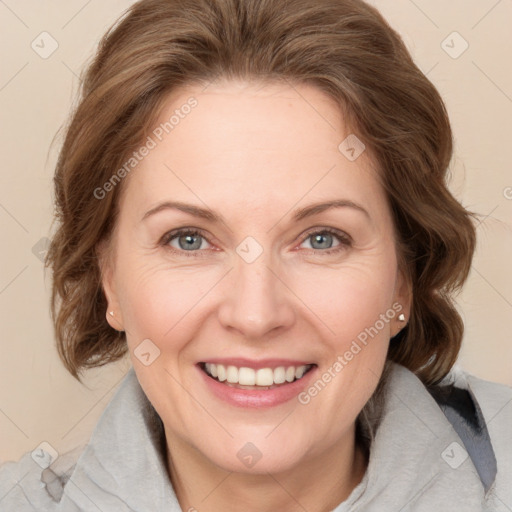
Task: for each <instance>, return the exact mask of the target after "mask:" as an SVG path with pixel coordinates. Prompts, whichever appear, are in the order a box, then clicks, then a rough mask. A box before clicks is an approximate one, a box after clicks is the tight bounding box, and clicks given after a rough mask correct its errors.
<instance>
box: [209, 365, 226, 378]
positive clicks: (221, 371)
mask: <svg viewBox="0 0 512 512" xmlns="http://www.w3.org/2000/svg"><path fill="white" fill-rule="evenodd" d="M210 366H216V367H217V379H219V380H220V381H221V382H224V381H225V380H226V368H224V366H223V365H221V364H212V365H210ZM212 375H213V372H212Z"/></svg>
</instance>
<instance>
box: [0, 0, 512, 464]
mask: <svg viewBox="0 0 512 512" xmlns="http://www.w3.org/2000/svg"><path fill="white" fill-rule="evenodd" d="M312 1H313V0H312ZM131 3H132V2H129V1H121V0H110V1H108V2H100V1H99V0H89V1H86V0H72V1H69V0H68V1H65V2H64V1H63V0H61V1H60V2H41V1H40V0H16V1H15V0H4V1H2V2H0V20H1V21H0V31H1V33H2V34H3V45H1V46H0V52H1V62H2V66H1V69H0V108H1V112H2V128H1V129H2V133H1V138H0V140H1V144H2V151H1V159H2V160H1V171H0V183H1V186H0V223H1V224H0V225H1V235H2V251H1V265H0V314H1V325H2V333H1V363H0V368H1V373H0V462H2V460H15V459H18V458H19V457H20V456H21V455H22V454H23V453H25V452H27V451H29V450H32V449H34V448H35V447H37V446H38V445H39V444H40V443H41V442H43V441H47V442H49V443H50V444H51V445H52V446H53V447H55V449H56V450H57V451H58V452H59V453H62V452H63V451H66V450H68V449H71V448H73V447H75V446H77V445H78V444H80V443H83V442H84V441H85V440H87V438H88V436H89V435H90V433H91V431H92V428H93V427H94V425H95V423H96V421H97V419H98V418H99V415H100V414H101V412H102V410H103V409H104V407H105V406H106V404H107V403H108V401H109V399H110V398H111V396H112V394H113V392H114V390H115V388H116V386H117V384H118V383H119V381H120V380H121V379H122V377H123V375H124V372H125V371H126V369H127V368H128V367H129V364H130V363H129V362H128V361H127V360H125V361H123V362H122V363H120V364H117V365H110V366H108V367H104V368H101V369H96V370H93V371H90V372H89V374H88V375H87V378H86V383H87V387H84V386H82V385H80V384H79V383H78V382H77V381H75V380H74V379H73V378H72V377H71V376H69V375H68V374H67V373H66V371H65V370H64V368H63V366H62V365H61V363H60V361H59V359H58V357H57V353H56V350H55V348H54V341H53V334H52V326H51V324H50V320H49V313H48V295H49V283H50V281H49V276H48V275H47V276H46V278H45V276H44V274H43V266H42V263H41V261H40V260H39V259H38V258H37V257H36V255H35V254H34V252H33V251H35V252H37V250H38V249H39V250H44V243H43V242H40V240H41V239H42V238H44V237H47V236H49V234H50V223H51V215H52V203H51V197H52V196H51V194H52V188H51V186H52V183H51V180H52V173H53V167H54V163H55V159H56V154H57V150H58V144H59V141H60V139H57V142H56V144H55V145H54V147H53V149H52V150H51V151H49V147H50V144H51V142H52V139H53V137H54V135H55V133H56V132H57V130H58V129H59V128H60V127H61V125H62V124H63V123H64V121H65V119H66V115H67V113H68V111H69V108H70V105H71V104H72V101H73V98H74V94H75V92H76V90H77V85H78V83H79V81H78V75H79V73H80V70H81V69H82V67H83V64H84V63H85V61H86V60H87V59H88V58H89V57H90V56H91V54H92V52H93V51H94V48H95V46H96V44H97V41H98V39H99V37H100V36H101V35H102V34H103V33H104V31H105V30H106V29H107V28H108V26H109V25H110V24H111V23H112V22H113V21H114V20H115V19H116V18H117V17H118V15H119V14H120V13H121V12H122V11H123V10H124V9H125V8H126V7H127V6H129V5H130V4H131ZM371 3H373V4H374V5H376V6H377V7H378V8H379V9H380V10H381V11H382V13H383V14H384V15H385V17H386V18H387V19H388V20H389V22H390V23H391V25H392V26H393V27H395V28H396V29H397V30H398V31H399V32H400V33H401V34H402V36H403V37H404V39H405V42H406V44H407V45H408V47H409V49H410V50H411V52H412V54H413V57H414V58H415V60H416V62H417V63H418V65H419V66H420V67H421V69H422V70H423V71H424V72H425V73H427V75H428V77H429V78H430V79H431V80H432V81H433V83H434V84H435V85H436V86H437V87H438V89H439V90H440V92H441V94H442V96H443V97H444V99H445V101H446V103H447V107H448V111H449V114H450V117H451V120H452V123H453V129H454V132H455V138H456V148H455V149H456V151H455V158H454V160H453V164H452V173H453V180H452V184H451V187H452V190H453V192H454V193H455V195H456V196H457V197H458V198H459V199H460V200H461V201H462V202H463V204H464V205H465V206H466V207H468V208H469V209H471V210H473V211H476V212H478V213H480V214H482V221H481V223H480V225H479V227H478V235H479V246H478V252H477V255H476V258H475V260H474V265H473V269H472V272H471V276H470V279H469V282H468V284H467V287H466V289H465V291H464V292H463V294H462V295H461V296H460V298H459V305H460V309H461V311H462V313H463V316H464V319H465V322H466V327H467V333H466V337H465V342H464V348H463V351H462V354H461V357H460V364H461V365H462V366H463V368H465V369H466V370H468V371H470V372H472V373H474V374H476V375H478V376H481V377H483V378H486V379H489V380H494V381H499V382H503V383H506V384H508V385H512V339H511V336H510V327H511V313H512V270H511V265H510V261H511V255H512V222H511V220H512V173H511V162H512V141H511V132H512V130H511V125H510V120H511V118H512V66H511V62H512V32H511V31H510V22H511V20H512V1H510V0H500V1H497V0H471V1H470V0H451V1H450V2H446V1H445V0H428V1H427V0H414V1H413V0H373V1H372V2H371ZM44 31H46V32H48V33H49V34H51V37H52V38H53V39H55V40H56V41H57V43H58V48H57V49H56V51H55V52H54V53H53V54H52V55H50V56H49V57H47V58H45V59H43V58H42V57H41V56H40V55H39V54H38V53H36V51H34V50H33V49H32V47H31V43H32V41H35V43H34V45H36V44H38V45H39V47H37V46H35V48H37V49H38V51H39V52H40V53H41V52H43V51H49V50H50V49H51V40H50V38H49V37H50V36H46V35H45V36H39V35H40V34H41V33H42V32H44ZM454 31H457V32H458V33H459V34H460V36H461V37H462V38H463V39H461V37H459V36H457V35H455V36H453V35H450V34H452V32H454ZM448 36H449V37H448ZM447 37H448V38H447ZM41 38H46V39H44V48H43V43H41ZM443 41H445V43H444V44H443V45H442V42H443ZM464 41H466V42H467V43H468V44H469V47H468V48H467V50H466V51H465V52H464V53H462V54H461V55H460V56H458V54H459V53H460V51H461V50H462V49H463V48H464V46H465V42H464ZM443 47H444V48H445V49H446V50H447V51H449V52H451V53H452V56H450V55H448V54H447V53H446V51H445V49H443ZM453 56H457V58H453ZM38 243H39V244H43V245H37V244H38ZM34 246H35V247H36V249H33V248H34Z"/></svg>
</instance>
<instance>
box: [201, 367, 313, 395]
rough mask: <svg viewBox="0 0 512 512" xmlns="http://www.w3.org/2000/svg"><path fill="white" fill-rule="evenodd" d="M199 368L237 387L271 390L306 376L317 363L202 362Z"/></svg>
mask: <svg viewBox="0 0 512 512" xmlns="http://www.w3.org/2000/svg"><path fill="white" fill-rule="evenodd" d="M198 366H199V368H200V369H201V370H202V371H203V372H204V373H205V374H206V375H207V376H208V377H210V378H211V379H213V380H214V381H216V382H218V383H220V384H223V385H225V386H229V387H232V388H236V389H246V390H259V391H265V390H271V389H276V388H282V387H286V386H287V385H289V384H292V383H294V382H296V381H298V380H301V379H303V378H304V376H305V375H307V374H308V373H309V372H310V371H311V370H313V368H315V367H316V364H314V363H310V364H297V365H292V364H289V365H280V366H267V367H262V368H257V369H256V368H251V367H249V366H235V365H232V364H229V365H228V364H218V363H211V362H201V363H199V364H198Z"/></svg>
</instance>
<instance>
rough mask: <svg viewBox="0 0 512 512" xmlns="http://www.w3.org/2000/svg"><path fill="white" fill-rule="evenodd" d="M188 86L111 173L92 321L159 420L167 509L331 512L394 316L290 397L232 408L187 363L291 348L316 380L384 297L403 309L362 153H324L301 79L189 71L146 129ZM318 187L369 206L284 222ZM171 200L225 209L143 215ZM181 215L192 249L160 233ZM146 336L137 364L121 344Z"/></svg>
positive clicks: (325, 130)
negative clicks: (99, 294)
mask: <svg viewBox="0 0 512 512" xmlns="http://www.w3.org/2000/svg"><path fill="white" fill-rule="evenodd" d="M191 96H194V97H195V98H196V99H197V102H198V104H197V106H196V107H195V108H194V109H192V111H191V112H190V114H189V115H187V116H185V117H184V118H183V119H181V120H180V122H179V124H178V125H176V126H175V128H174V129H173V131H172V132H170V133H169V134H168V135H166V136H164V137H163V140H162V141H161V142H158V144H157V146H156V147H155V148H154V149H152V150H151V151H150V153H149V155H148V156H146V157H145V158H144V159H143V160H142V161H141V162H140V163H139V164H138V166H137V167H136V168H135V169H134V170H133V171H132V172H131V173H130V175H129V177H128V178H126V179H125V181H124V182H123V183H122V186H123V194H122V197H121V201H120V215H119V218H118V221H117V225H116V229H115V231H114V236H113V238H112V242H111V244H112V245H111V246H110V247H109V249H110V250H109V251H107V250H105V251H103V252H102V253H101V254H102V257H101V262H102V263H101V264H102V270H103V288H104V290H105V293H106V295H107V299H108V302H109V308H108V311H114V316H113V317H112V316H111V315H108V314H107V319H108V321H109V322H110V324H111V325H112V327H114V328H115V329H119V330H125V331H126V333H127V342H128V346H129V349H130V356H131V359H132V363H133V365H134V368H135V371H136V375H137V378H138V380H139V382H140V384H141V386H142V388H143V390H144V392H145V393H146V395H147V396H148V398H149V400H150V401H151V403H152V404H153V406H154V407H155V409H156V411H157V412H158V414H159V415H160V417H161V418H162V421H163V423H164V427H165V435H166V440H167V446H168V453H167V461H168V471H169V476H170V479H171V481H172V483H173V485H174V488H175V491H176V494H177V496H178V499H179V502H180V505H181V507H182V509H183V510H194V509H196V510H198V511H201V512H204V511H221V510H233V503H237V507H238V508H237V510H244V511H254V512H256V511H259V512H261V511H269V512H270V511H275V510H283V511H296V510H297V511H298V510H304V509H306V510H308V511H311V512H313V511H327V510H332V509H333V508H335V507H336V506H337V505H338V504H339V503H340V502H342V501H344V500H345V499H346V498H347V497H348V496H349V494H350V492H351V491H352V490H353V488H354V487H355V486H356V485H357V484H358V483H359V482H360V480H361V478H362V477H363V475H364V472H365V470H366V467H367V463H368V461H367V460H366V458H365V456H364V455H363V452H362V450H361V449H360V448H359V447H358V446H357V445H356V443H355V420H356V417H357V415H358V413H359V412H360V411H361V409H362V408H363V406H364V404H365V403H366V401H367V400H368V399H369V398H370V396H371V395H372V393H373V391H374V390H375V388H376V386H377V383H378V378H379V377H380V375H381V372H382V369H383V365H384V362H385V357H386V353H387V348H388V344H389V339H390V337H391V336H393V335H394V334H396V333H397V332H398V330H399V329H400V328H401V327H402V326H403V323H402V324H401V323H400V322H399V321H398V320H397V318H396V316H395V318H394V319H392V320H390V321H389V322H388V323H385V325H384V327H383V328H382V329H381V330H380V331H379V333H378V335H376V336H375V337H373V338H372V339H371V341H370V342H369V343H368V344H367V345H366V346H365V347H364V348H363V349H362V350H361V351H360V352H359V353H358V354H357V355H355V356H354V358H353V359H352V360H351V361H350V362H349V363H348V364H347V365H346V366H345V367H344V368H343V370H342V371H341V372H339V373H337V374H336V376H335V378H333V379H332V380H331V382H329V383H328V385H326V386H325V388H324V389H323V390H322V391H321V392H320V393H318V395H317V396H316V397H314V399H312V400H311V401H310V402H309V403H308V404H306V405H302V404H300V403H299V402H298V401H297V399H292V400H290V401H288V402H286V403H284V404H281V405H278V406H275V407H270V408H267V409H247V408H245V409H242V408H239V407H234V406H232V405H230V404H227V403H225V402H224V401H222V400H220V399H219V398H217V397H215V396H214V395H213V394H211V393H210V391H209V390H208V388H207V387H206V385H205V384H204V382H202V379H199V378H198V370H197V368H196V366H195V365H196V363H197V362H199V361H208V359H211V358H221V357H246V358H249V359H255V360H257V359H263V358H288V359H290V358H293V359H299V360H301V361H310V362H314V363H315V364H316V365H317V368H316V369H315V371H316V372H317V377H320V376H321V375H322V374H323V373H324V372H326V371H327V370H328V368H332V366H333V364H334V362H335V361H336V360H337V357H338V356H339V355H342V354H344V353H345V352H346V351H347V350H348V349H349V347H350V345H351V343H352V341H353V340H354V339H356V337H357V336H358V334H360V333H361V332H362V331H364V329H365V328H368V327H370V326H373V325H374V324H375V322H376V320H378V319H379V315H381V314H384V313H385V312H386V311H388V310H390V309H391V308H392V305H393V304H394V303H400V304H401V305H402V307H403V309H402V312H403V313H404V314H405V316H406V318H408V314H409V307H410V293H409V287H408V285H407V283H406V282H405V280H404V279H403V277H402V274H401V272H400V271H399V268H398V264H397V254H396V249H395V238H394V228H393V221H392V217H391V213H390V208H389V206H388V204H387V201H386V197H385V194H384V191H383V189H382V186H381V185H380V182H379V179H378V174H377V171H376V170H375V169H374V167H375V166H374V165H372V160H371V158H370V156H369V151H365V152H363V154H362V155H361V156H360V157H359V158H357V160H355V161H354V162H351V161H349V160H348V159H347V158H346V157H345V156H344V155H343V154H342V153H341V152H340V151H339V150H338V145H339V144H340V142H341V141H343V140H344V139H345V138H346V137H347V135H349V134H350V133H351V131H350V130H349V128H348V127H346V126H345V123H344V120H343V117H342V115H341V113H340V110H339V108H338V107H337V105H336V104H335V103H334V102H333V101H332V100H331V99H330V98H329V97H328V96H326V95H325V94H324V93H323V92H322V91H320V90H318V89H316V88H315V87H313V86H310V85H300V86H298V85H297V86H293V87H291V86H290V85H288V84H278V83H275V82H274V83H263V84H261V83H254V82H241V81H240V82H235V81H227V80H226V81H221V82H217V83H215V84H210V85H209V86H208V87H207V88H206V89H205V88H204V84H203V85H201V86H199V85H188V86H186V87H183V88H181V89H177V90H175V91H173V93H172V94H171V95H170V96H169V98H168V100H167V102H166V104H165V108H164V109H163V110H162V112H161V116H160V118H159V120H158V121H157V123H156V126H158V125H159V124H160V123H161V122H165V121H166V120H168V119H169V118H170V116H171V115H172V114H173V112H174V110H175V109H179V108H180V107H181V106H182V105H183V104H185V103H186V101H187V99H188V98H190V97H191ZM332 199H345V200H350V201H353V202H354V203H357V204H359V205H360V206H361V207H362V208H364V209H365V210H366V212H367V214H365V213H363V212H362V211H359V210H358V209H356V208H351V207H341V208H333V209H329V210H326V211H323V212H320V213H317V214H316V215H314V216H311V217H306V218H304V219H302V220H299V221H297V220H293V219H292V215H293V213H294V211H295V210H296V209H298V208H302V207H305V206H308V205H310V204H313V203H317V202H323V201H327V200H332ZM171 200H172V201H181V202H184V203H189V204H193V205H196V206H200V207H203V208H209V209H211V210H212V211H215V212H216V213H218V214H219V215H221V216H222V218H223V219H224V222H217V223H215V222H212V221H209V220H205V219H201V218H198V217H195V216H193V215H191V214H188V213H185V212H182V211H178V210H175V209H165V210H162V211H160V212H159V213H156V214H154V215H150V216H149V217H147V218H146V219H145V220H143V221H141V218H142V217H143V216H144V214H145V213H146V212H147V211H149V210H150V209H151V208H153V207H154V206H155V205H157V204H159V203H161V202H163V201H171ZM182 227H192V228H197V229H200V230H202V231H203V232H204V238H202V237H199V241H202V243H201V245H200V246H199V247H200V248H199V249H194V251H195V254H199V256H198V257H194V255H193V254H192V252H194V251H191V250H188V251H187V250H186V248H183V247H186V241H183V239H182V245H181V246H180V243H179V241H180V240H179V238H174V239H173V240H171V241H169V242H168V243H167V245H165V243H164V244H159V241H160V240H161V238H162V237H163V236H164V235H165V234H166V233H168V232H170V231H172V230H174V229H177V228H182ZM326 227H330V228H334V229H338V230H339V231H341V232H342V233H345V234H346V235H348V236H349V237H350V243H348V244H346V243H344V242H343V239H338V238H337V237H336V236H333V237H332V238H329V234H327V239H323V241H322V240H320V243H318V242H316V243H315V237H314V236H311V234H312V233H315V234H316V233H318V232H320V233H322V229H325V228H326ZM346 235H345V236H346ZM247 236H251V237H253V238H254V239H255V240H256V241H257V242H258V244H259V245H260V246H261V248H262V250H263V252H262V253H261V255H260V256H259V257H258V258H257V259H256V260H255V261H253V262H252V263H247V262H246V261H245V260H244V259H243V258H242V257H240V256H239V254H238V253H237V252H236V248H237V246H238V245H239V244H240V243H241V242H242V241H243V240H244V239H245V238H246V237H247ZM322 244H323V245H322ZM196 247H197V246H196ZM325 247H327V249H328V248H332V249H340V250H339V251H338V252H335V253H331V254H328V253H326V252H325V251H326V249H325ZM107 254H108V256H107ZM145 339H150V340H151V342H152V343H153V344H154V345H155V346H157V347H158V349H159V350H160V355H159V357H157V358H156V359H155V360H154V361H153V362H152V363H151V364H150V365H149V366H145V365H144V364H141V361H139V359H138V358H137V357H136V356H135V355H134V350H135V349H136V348H137V346H138V345H139V344H140V343H141V341H142V340H145ZM320 418H321V421H319V419H320ZM247 442H251V443H252V444H253V445H255V446H256V447H257V449H258V450H259V452H260V453H261V459H260V460H259V461H258V462H257V463H256V464H255V465H254V466H252V467H251V468H248V467H246V466H245V465H244V464H242V462H241V461H240V460H239V458H238V457H237V452H238V451H239V450H240V449H241V448H242V447H243V446H244V445H245V444H246V443H247ZM192 507H193V508H192Z"/></svg>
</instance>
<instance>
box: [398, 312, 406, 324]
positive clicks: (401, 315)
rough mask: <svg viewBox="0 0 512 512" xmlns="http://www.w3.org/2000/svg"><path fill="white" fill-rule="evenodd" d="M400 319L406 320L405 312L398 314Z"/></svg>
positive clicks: (401, 320)
mask: <svg viewBox="0 0 512 512" xmlns="http://www.w3.org/2000/svg"><path fill="white" fill-rule="evenodd" d="M398 320H400V322H405V315H404V314H403V313H400V314H399V315H398Z"/></svg>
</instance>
